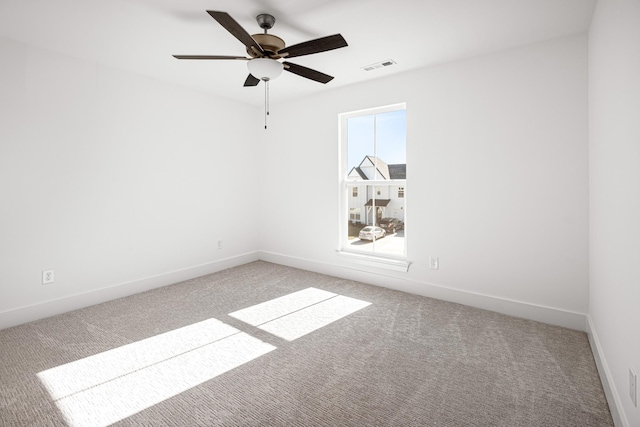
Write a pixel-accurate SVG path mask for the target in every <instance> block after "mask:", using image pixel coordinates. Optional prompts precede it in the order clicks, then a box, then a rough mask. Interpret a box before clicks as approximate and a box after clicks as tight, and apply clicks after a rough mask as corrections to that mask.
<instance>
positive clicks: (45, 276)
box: [42, 270, 55, 285]
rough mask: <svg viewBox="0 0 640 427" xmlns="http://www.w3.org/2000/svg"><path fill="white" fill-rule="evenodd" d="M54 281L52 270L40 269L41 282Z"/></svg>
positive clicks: (44, 283)
mask: <svg viewBox="0 0 640 427" xmlns="http://www.w3.org/2000/svg"><path fill="white" fill-rule="evenodd" d="M54 281H55V276H54V271H53V270H42V284H43V285H46V284H48V283H53V282H54Z"/></svg>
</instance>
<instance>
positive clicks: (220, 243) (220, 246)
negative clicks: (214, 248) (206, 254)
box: [218, 240, 222, 250]
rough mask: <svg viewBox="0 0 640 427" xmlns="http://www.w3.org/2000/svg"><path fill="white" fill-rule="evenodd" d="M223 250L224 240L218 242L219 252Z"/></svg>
mask: <svg viewBox="0 0 640 427" xmlns="http://www.w3.org/2000/svg"><path fill="white" fill-rule="evenodd" d="M220 249H222V240H218V250H220Z"/></svg>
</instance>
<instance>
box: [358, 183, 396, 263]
mask: <svg viewBox="0 0 640 427" xmlns="http://www.w3.org/2000/svg"><path fill="white" fill-rule="evenodd" d="M361 188H362V189H363V191H361V193H364V194H363V197H362V198H361V200H360V201H358V202H357V203H356V202H354V201H353V200H350V203H349V224H348V227H347V230H348V231H347V234H348V236H347V247H348V249H352V250H355V251H361V252H371V253H380V254H390V255H397V256H402V255H404V253H405V252H404V248H405V244H404V199H401V200H397V199H393V198H392V199H386V198H378V197H377V196H375V194H376V187H374V186H371V185H367V186H365V187H361ZM396 188H397V187H396ZM393 190H394V187H391V186H389V187H387V186H382V187H381V191H382V192H383V193H384V192H391V193H392V194H393V192H394V191H393Z"/></svg>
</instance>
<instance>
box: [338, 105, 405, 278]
mask: <svg viewBox="0 0 640 427" xmlns="http://www.w3.org/2000/svg"><path fill="white" fill-rule="evenodd" d="M397 110H406V103H400V104H393V105H388V106H384V107H376V108H369V109H365V110H359V111H353V112H348V113H342V114H339V116H338V133H339V135H338V144H339V145H338V153H339V159H338V161H339V166H340V167H339V176H338V183H339V185H338V188H339V191H338V194H339V197H340V203H339V207H340V212H339V215H338V218H339V227H338V232H339V235H338V248H337V253H338V255H339V256H342V257H345V258H347V259H349V260H350V261H352V262H354V263H357V264H364V265H368V266H372V267H378V268H385V269H390V270H395V271H402V272H406V271H408V269H409V264H410V263H409V262H408V258H407V236H406V235H405V237H404V254H403V255H398V254H392V253H385V252H375V250H374V251H370V250H368V251H359V250H357V249H353V248H350V247H348V245H347V240H346V237H345V236H347V235H348V229H347V227H348V223H349V220H350V211H349V197H350V196H351V194H352V189H353V188H354V187H356V186H363V185H367V186H372V188H373V189H374V193H373V194H375V189H376V187H388V188H389V189H391V190H392V189H394V188H397V187H404V193H405V196H404V210H405V212H404V223H405V230H406V224H407V210H408V208H407V197H406V194H407V191H408V185H407V180H406V179H402V180H400V179H398V180H367V181H349V179H348V174H349V170H348V164H347V161H348V154H347V153H348V129H347V123H348V120H349V119H350V118H354V117H360V116H368V115H374V114H381V113H386V112H390V111H397ZM373 155H374V156H375V155H376V153H375V151H374V153H373ZM383 160H384V159H383ZM390 194H391V193H390ZM375 197H376V196H375V195H374V196H373V198H374V200H375ZM374 203H375V202H374ZM361 215H362V213H361ZM361 218H362V217H361ZM373 244H375V241H374V242H373Z"/></svg>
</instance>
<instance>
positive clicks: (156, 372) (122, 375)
mask: <svg viewBox="0 0 640 427" xmlns="http://www.w3.org/2000/svg"><path fill="white" fill-rule="evenodd" d="M275 349H276V347H274V346H272V345H270V344H267V343H265V342H263V341H260V340H259V339H257V338H254V337H252V336H250V335H248V334H246V333H244V332H241V331H239V330H238V329H235V328H233V327H231V326H229V325H227V324H225V323H223V322H220V321H218V320H216V319H208V320H205V321H203V322H199V323H195V324H193V325H189V326H186V327H184V328H179V329H176V330H173V331H170V332H167V333H164V334H160V335H157V336H154V337H151V338H147V339H144V340H141V341H137V342H135V343H132V344H127V345H125V346H122V347H118V348H115V349H113V350H109V351H106V352H103V353H99V354H96V355H94V356H90V357H87V358H84V359H80V360H78V361H75V362H71V363H67V364H65V365H61V366H58V367H55V368H52V369H48V370H46V371H42V372H40V373H39V374H38V377H39V378H40V380H41V381H42V383H43V384H44V386H45V387H46V388H47V390H48V391H49V394H50V395H51V397H52V399H53V400H54V401H55V403H56V405H57V406H58V408H59V409H60V411H61V412H62V414H63V415H64V417H65V419H66V420H67V422H68V424H69V425H70V426H72V427H83V426H92V427H96V426H108V425H110V424H112V423H115V422H117V421H120V420H122V419H124V418H126V417H129V416H131V415H133V414H136V413H138V412H140V411H142V410H144V409H146V408H149V407H151V406H153V405H156V404H158V403H160V402H162V401H164V400H166V399H169V398H171V397H173V396H176V395H178V394H180V393H182V392H184V391H186V390H189V389H190V388H193V387H195V386H197V385H199V384H202V383H204V382H206V381H208V380H211V379H213V378H215V377H217V376H218V375H221V374H223V373H225V372H227V371H230V370H232V369H234V368H236V367H238V366H241V365H243V364H244V363H247V362H249V361H251V360H253V359H256V358H258V357H260V356H262V355H264V354H266V353H268V352H270V351H272V350H275Z"/></svg>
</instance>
